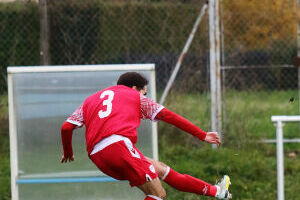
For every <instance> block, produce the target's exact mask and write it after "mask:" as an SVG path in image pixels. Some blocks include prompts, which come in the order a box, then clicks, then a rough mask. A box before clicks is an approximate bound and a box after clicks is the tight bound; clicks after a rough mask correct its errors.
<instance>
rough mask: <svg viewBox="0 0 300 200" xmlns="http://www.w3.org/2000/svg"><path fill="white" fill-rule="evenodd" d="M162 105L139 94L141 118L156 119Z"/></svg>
mask: <svg viewBox="0 0 300 200" xmlns="http://www.w3.org/2000/svg"><path fill="white" fill-rule="evenodd" d="M163 108H164V107H163V106H162V105H160V104H158V103H156V102H155V101H153V100H151V99H149V98H147V97H145V96H144V95H141V114H142V115H141V116H142V119H150V120H152V121H156V120H155V117H156V115H157V114H158V113H159V112H160V111H161V110H162V109H163Z"/></svg>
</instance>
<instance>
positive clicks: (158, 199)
mask: <svg viewBox="0 0 300 200" xmlns="http://www.w3.org/2000/svg"><path fill="white" fill-rule="evenodd" d="M147 196H148V197H151V198H153V199H156V200H162V199H161V198H159V197H156V196H153V195H147Z"/></svg>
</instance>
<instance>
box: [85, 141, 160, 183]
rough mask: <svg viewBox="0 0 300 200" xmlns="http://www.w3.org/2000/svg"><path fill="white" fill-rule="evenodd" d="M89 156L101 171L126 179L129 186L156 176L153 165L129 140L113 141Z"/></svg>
mask: <svg viewBox="0 0 300 200" xmlns="http://www.w3.org/2000/svg"><path fill="white" fill-rule="evenodd" d="M89 157H90V159H91V160H92V161H93V163H94V164H95V165H96V166H97V167H98V168H99V169H100V170H101V171H102V172H103V173H105V174H107V175H108V176H111V177H113V178H115V179H117V180H128V181H129V183H130V186H131V187H133V186H139V185H143V184H145V183H146V182H147V181H151V180H152V179H154V178H157V177H158V175H157V173H156V171H155V169H154V167H153V165H152V164H151V163H150V162H149V161H148V160H147V159H146V158H145V156H144V155H143V154H142V153H141V152H140V151H139V150H138V149H137V148H136V147H135V146H134V145H133V144H132V143H131V142H129V141H126V142H124V141H123V140H122V141H119V142H115V143H113V144H111V145H109V146H107V147H105V148H104V149H102V150H101V151H99V152H97V153H95V154H93V155H90V156H89Z"/></svg>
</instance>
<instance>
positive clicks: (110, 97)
mask: <svg viewBox="0 0 300 200" xmlns="http://www.w3.org/2000/svg"><path fill="white" fill-rule="evenodd" d="M114 95H115V93H114V92H113V91H111V90H106V91H104V92H102V94H101V96H100V99H103V98H104V97H105V96H108V99H107V100H104V101H103V106H106V110H105V111H103V110H100V111H99V113H98V114H99V117H100V118H101V119H102V118H104V117H107V116H108V115H109V114H110V113H111V110H112V104H111V102H112V100H113V99H114Z"/></svg>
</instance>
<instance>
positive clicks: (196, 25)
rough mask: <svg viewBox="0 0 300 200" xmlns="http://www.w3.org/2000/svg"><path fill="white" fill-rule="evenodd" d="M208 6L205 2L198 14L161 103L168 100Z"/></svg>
mask: <svg viewBox="0 0 300 200" xmlns="http://www.w3.org/2000/svg"><path fill="white" fill-rule="evenodd" d="M206 8H207V3H205V4H204V6H203V7H202V9H201V12H200V14H199V16H198V18H197V20H196V22H195V24H194V27H193V29H192V32H191V33H190V36H189V38H188V40H187V42H186V43H185V46H184V48H183V50H182V52H181V54H180V57H179V59H178V61H177V63H176V66H175V68H174V71H173V72H172V75H171V77H170V79H169V81H168V83H167V86H166V88H165V90H164V92H163V94H162V97H161V98H160V101H159V103H160V104H163V103H164V102H165V100H166V97H167V95H168V93H169V90H170V89H171V86H172V85H173V82H174V80H175V78H176V76H177V73H178V71H179V69H180V66H181V64H182V61H183V59H184V56H185V54H186V53H187V51H188V50H189V48H190V46H191V43H192V41H193V39H194V36H195V33H196V31H197V29H198V26H199V24H200V22H201V19H202V18H203V16H204V14H205V10H206Z"/></svg>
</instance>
